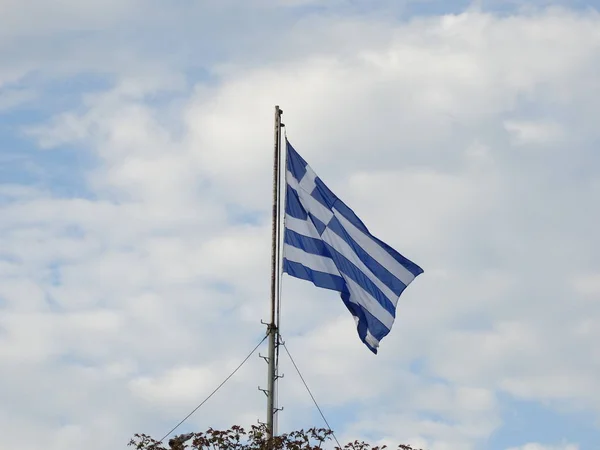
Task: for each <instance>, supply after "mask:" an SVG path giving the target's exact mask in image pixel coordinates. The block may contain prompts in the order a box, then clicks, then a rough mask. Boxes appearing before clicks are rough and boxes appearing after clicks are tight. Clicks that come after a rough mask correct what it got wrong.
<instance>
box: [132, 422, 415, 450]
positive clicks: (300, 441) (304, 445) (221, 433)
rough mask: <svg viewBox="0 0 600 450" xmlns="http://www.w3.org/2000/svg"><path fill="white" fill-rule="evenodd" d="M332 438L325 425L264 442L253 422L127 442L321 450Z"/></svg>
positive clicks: (198, 449) (356, 448)
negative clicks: (166, 438) (246, 425)
mask: <svg viewBox="0 0 600 450" xmlns="http://www.w3.org/2000/svg"><path fill="white" fill-rule="evenodd" d="M332 438H333V431H331V430H327V429H324V428H311V429H309V430H306V431H305V430H300V431H292V432H290V433H285V434H281V435H279V436H276V437H274V438H273V439H272V441H271V442H268V441H267V434H266V428H265V427H264V425H261V426H257V425H253V426H252V427H251V429H250V430H245V429H244V428H242V427H240V426H237V425H235V426H233V427H231V428H230V429H229V430H215V429H212V428H209V429H208V430H207V431H205V432H201V433H187V434H181V435H178V436H175V437H174V438H172V439H170V440H169V442H168V447H165V444H163V443H161V442H159V441H157V440H155V439H153V438H152V437H150V436H148V435H146V434H136V435H135V436H134V437H133V439H132V440H131V441H130V442H129V446H130V447H134V448H135V450H266V449H267V448H268V449H269V450H322V446H323V444H324V443H325V442H327V441H330V440H331V439H332ZM385 448H386V446H385V445H384V446H381V447H379V446H373V447H372V446H371V445H370V444H368V443H366V442H359V441H354V442H350V443H348V444H346V445H344V446H343V447H341V448H340V447H339V446H337V445H336V446H335V450H384V449H385ZM398 450H419V449H415V448H413V447H411V446H409V445H399V446H398Z"/></svg>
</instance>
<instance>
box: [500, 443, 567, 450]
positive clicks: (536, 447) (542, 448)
mask: <svg viewBox="0 0 600 450" xmlns="http://www.w3.org/2000/svg"><path fill="white" fill-rule="evenodd" d="M507 450H579V446H578V445H575V444H563V445H542V444H537V443H530V444H525V445H522V446H520V447H511V448H509V449H507Z"/></svg>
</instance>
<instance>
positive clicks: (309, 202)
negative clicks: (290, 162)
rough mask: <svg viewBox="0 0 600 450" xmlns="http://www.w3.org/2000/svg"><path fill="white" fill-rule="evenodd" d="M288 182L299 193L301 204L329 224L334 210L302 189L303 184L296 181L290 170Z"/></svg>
mask: <svg viewBox="0 0 600 450" xmlns="http://www.w3.org/2000/svg"><path fill="white" fill-rule="evenodd" d="M287 183H288V184H289V186H290V187H291V188H292V189H295V190H296V192H297V193H298V198H299V199H300V204H301V205H302V206H303V207H304V209H305V210H306V211H307V212H309V213H311V214H312V215H313V216H315V217H316V218H317V219H319V220H320V221H321V222H323V223H324V224H325V225H327V224H328V223H329V221H330V220H331V218H332V217H333V211H331V210H330V209H328V208H326V207H325V206H323V205H322V204H321V203H319V202H318V201H317V200H316V199H315V198H314V197H313V196H312V195H310V194H311V193H310V192H307V191H305V190H304V189H302V186H300V184H299V183H298V181H296V179H295V178H294V176H293V175H292V173H291V172H289V171H288V173H287ZM311 192H312V191H311Z"/></svg>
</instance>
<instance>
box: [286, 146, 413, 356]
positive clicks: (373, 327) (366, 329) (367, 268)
mask: <svg viewBox="0 0 600 450" xmlns="http://www.w3.org/2000/svg"><path fill="white" fill-rule="evenodd" d="M286 146H287V164H286V167H287V170H286V177H285V179H286V204H285V219H284V223H285V225H284V227H285V228H284V244H283V271H284V272H285V273H287V274H289V275H291V276H292V277H296V278H301V279H303V280H308V281H312V283H313V284H314V285H315V286H318V287H321V288H325V289H332V290H334V291H338V292H339V293H340V294H341V297H342V300H343V302H344V304H345V305H346V308H348V310H349V311H350V313H351V314H352V316H354V320H355V321H356V327H357V330H358V335H359V337H360V339H361V340H362V341H363V343H364V344H365V345H366V346H367V347H368V348H369V349H370V350H371V351H372V352H373V353H377V347H379V342H380V341H381V339H382V338H383V337H384V336H386V335H387V334H388V333H389V332H390V330H391V328H392V324H393V323H394V318H395V317H396V304H397V302H398V298H399V297H400V294H401V293H402V291H404V289H406V286H408V285H409V284H410V283H411V282H412V281H413V280H414V279H415V277H417V276H418V275H420V274H421V273H423V269H421V268H420V267H419V266H417V265H416V264H415V263H413V262H411V261H409V260H408V259H406V258H405V257H404V256H402V255H401V254H400V253H398V252H397V251H396V250H394V249H393V248H391V247H390V246H388V245H387V244H385V243H384V242H382V241H380V240H379V239H377V238H376V237H374V236H373V235H372V234H371V233H369V230H367V227H366V226H365V225H364V224H363V223H362V222H361V220H360V219H359V218H358V217H357V216H356V215H355V214H354V212H353V211H352V210H351V209H350V208H349V207H348V206H346V204H344V202H342V201H341V200H340V199H339V198H338V197H336V196H335V194H334V193H333V192H331V191H330V190H329V189H328V188H327V186H325V184H323V182H322V181H321V179H320V178H319V177H317V175H316V174H315V172H313V170H312V169H311V168H310V167H309V166H308V164H307V163H306V161H304V159H302V157H301V156H300V155H299V154H298V153H297V152H296V150H294V148H293V147H292V146H291V145H290V143H289V142H287V139H286Z"/></svg>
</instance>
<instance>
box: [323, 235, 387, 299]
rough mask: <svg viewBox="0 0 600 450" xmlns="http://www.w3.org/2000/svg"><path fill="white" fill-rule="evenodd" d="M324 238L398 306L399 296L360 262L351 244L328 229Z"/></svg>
mask: <svg viewBox="0 0 600 450" xmlns="http://www.w3.org/2000/svg"><path fill="white" fill-rule="evenodd" d="M322 238H323V241H325V242H327V243H328V244H329V245H331V246H332V247H333V248H334V249H336V250H337V251H338V252H340V253H341V254H342V255H343V256H345V257H346V258H347V259H348V260H349V261H350V262H351V263H352V264H354V265H355V266H356V267H358V269H359V270H360V271H361V272H362V273H363V274H364V275H365V276H366V277H367V278H368V279H369V280H371V282H372V283H373V284H374V285H375V286H377V287H378V288H379V289H380V290H381V292H383V295H385V296H386V297H387V298H388V300H389V301H390V302H392V304H393V305H394V306H396V303H397V302H398V296H397V295H396V294H395V293H394V292H393V291H392V290H391V289H390V288H389V287H387V286H386V285H385V284H384V283H383V282H382V281H381V280H380V279H379V278H377V277H376V276H375V274H374V273H373V272H371V271H370V270H369V268H368V267H367V266H365V264H364V263H363V262H362V261H361V260H360V258H359V257H358V255H357V254H356V252H355V251H354V250H353V249H352V247H350V244H348V243H347V242H346V241H345V240H344V239H342V238H341V237H339V236H338V235H337V234H335V233H334V232H333V231H331V230H330V229H329V228H327V229H326V230H325V231H324V232H323V235H322Z"/></svg>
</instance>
